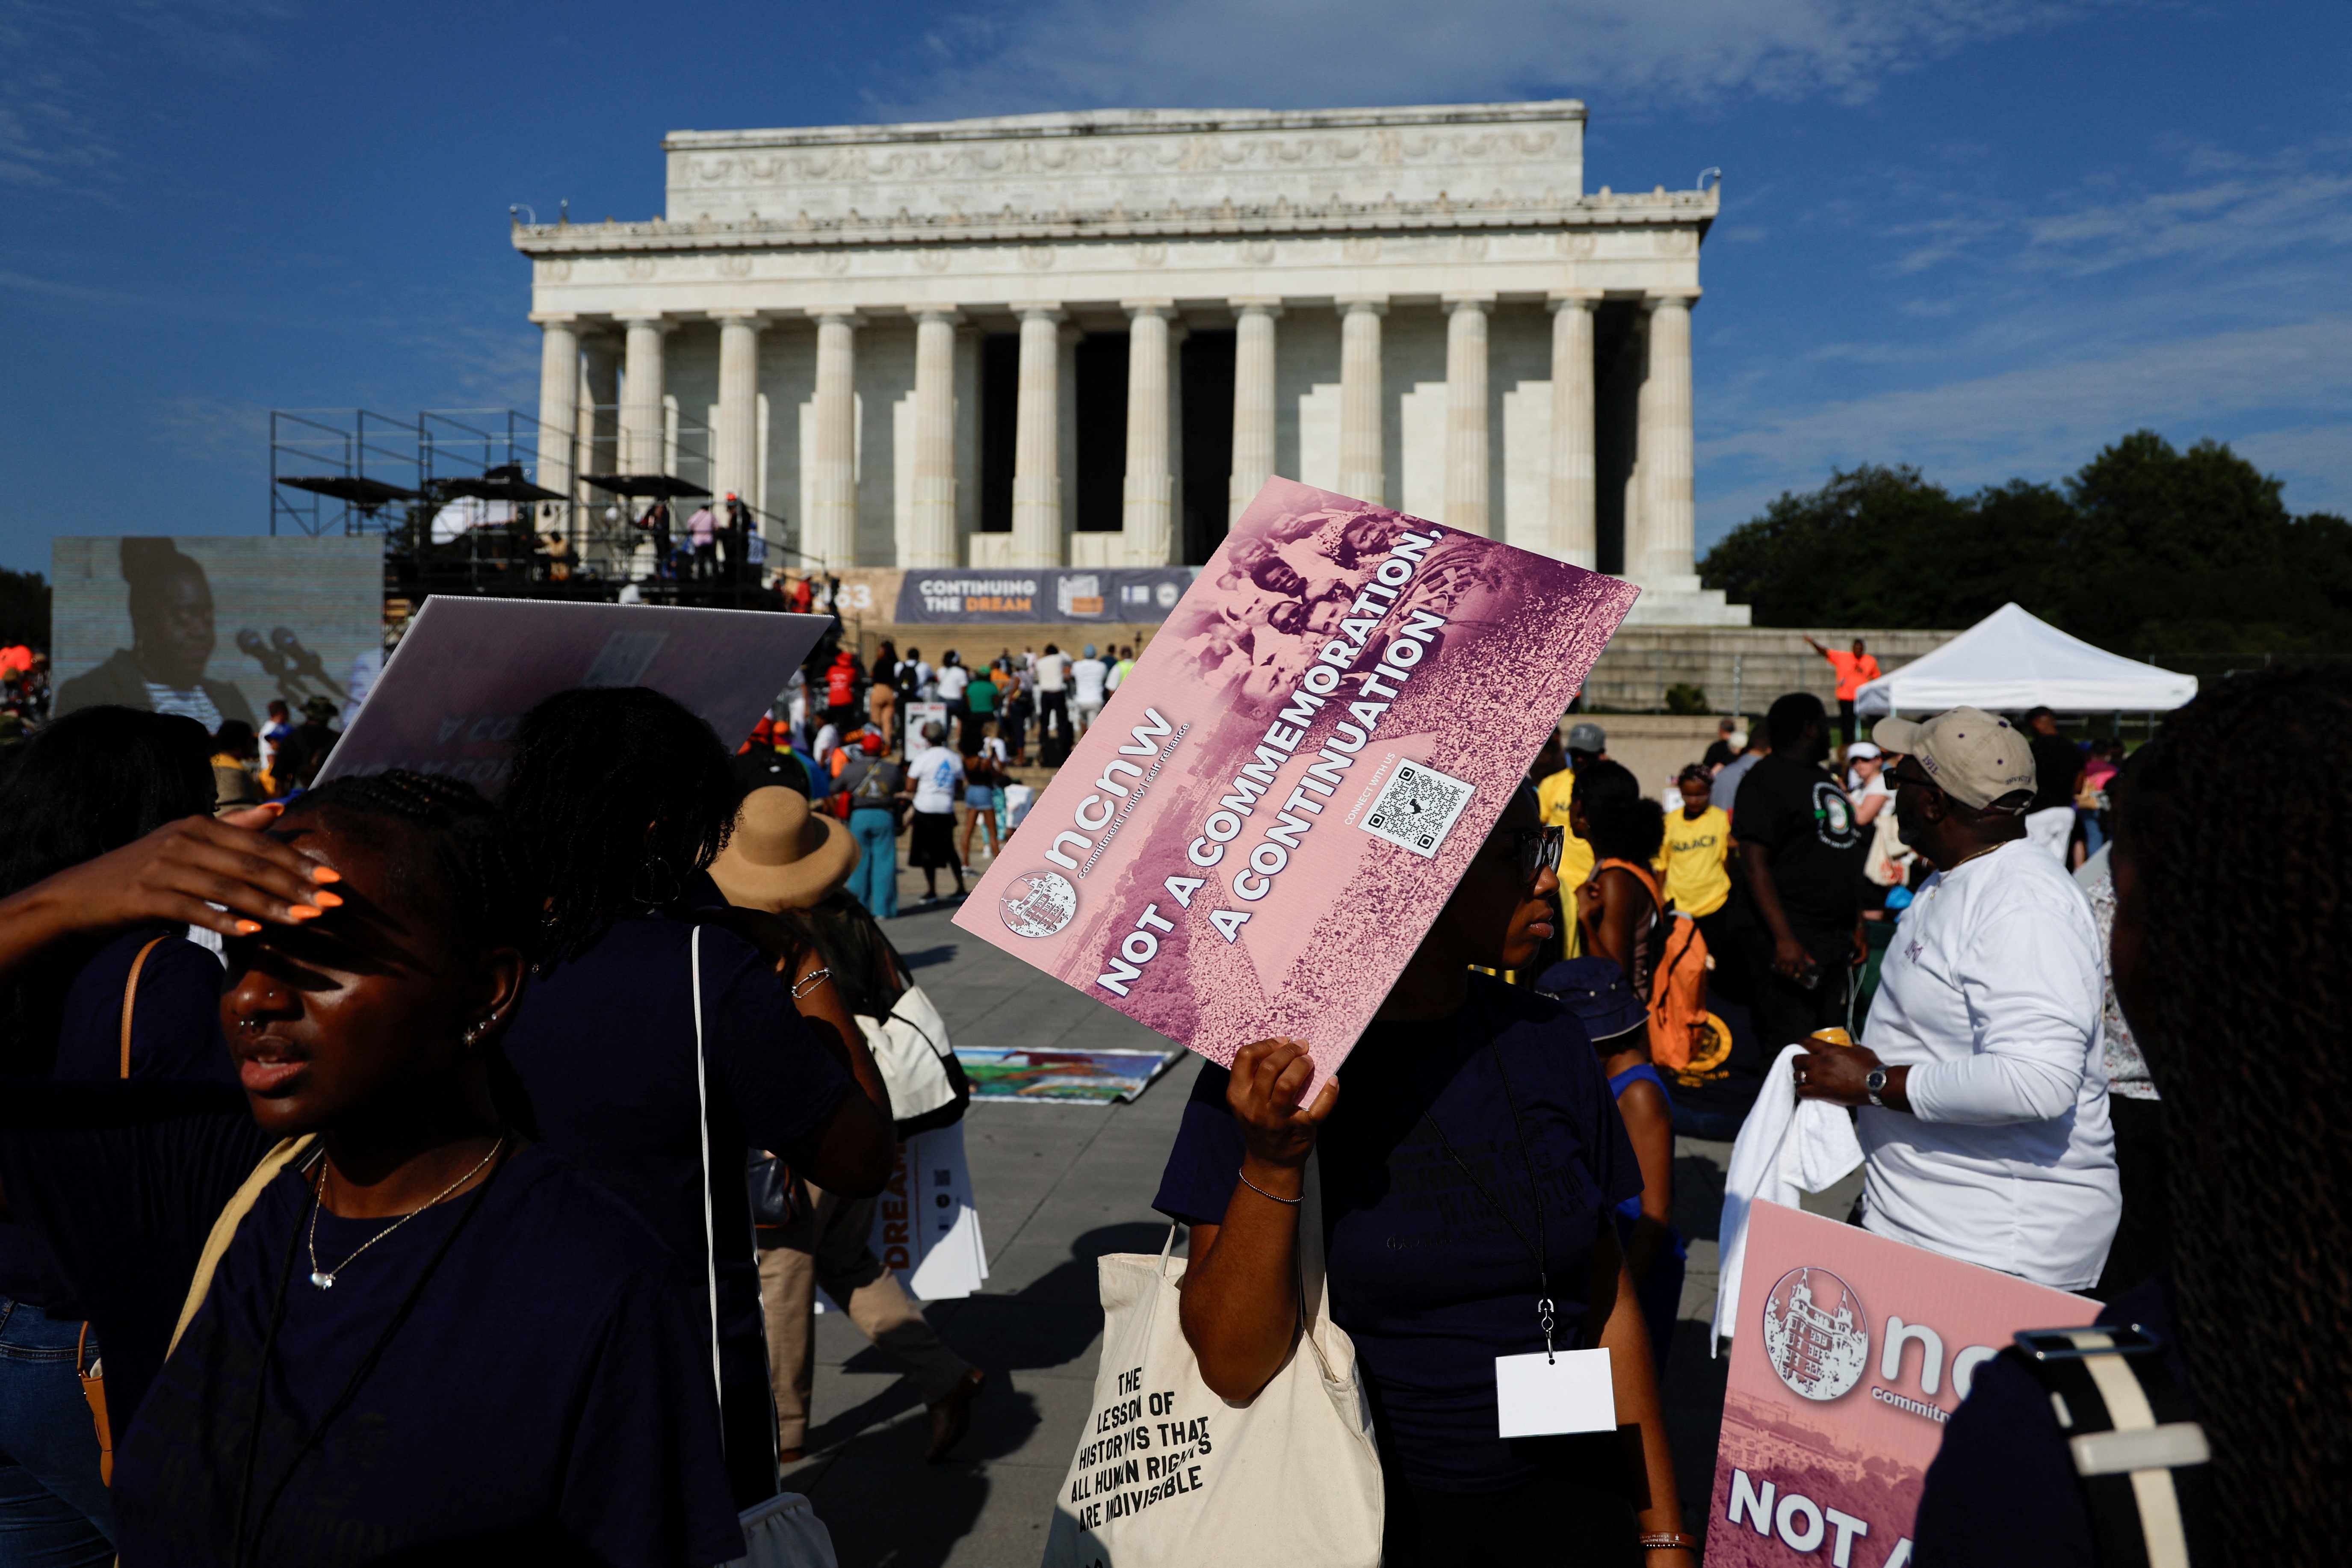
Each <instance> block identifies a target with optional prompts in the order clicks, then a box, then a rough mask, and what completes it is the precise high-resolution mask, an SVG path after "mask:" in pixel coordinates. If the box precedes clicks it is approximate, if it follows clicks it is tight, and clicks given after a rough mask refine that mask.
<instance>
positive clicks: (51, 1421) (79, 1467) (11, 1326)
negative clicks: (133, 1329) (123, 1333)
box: [0, 1296, 114, 1568]
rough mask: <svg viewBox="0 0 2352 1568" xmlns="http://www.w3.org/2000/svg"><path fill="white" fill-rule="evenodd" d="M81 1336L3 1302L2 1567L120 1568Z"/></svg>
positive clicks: (93, 1348)
mask: <svg viewBox="0 0 2352 1568" xmlns="http://www.w3.org/2000/svg"><path fill="white" fill-rule="evenodd" d="M80 1335H81V1324H79V1322H64V1321H58V1320H55V1319H52V1318H50V1317H48V1316H47V1315H46V1314H44V1313H43V1312H42V1311H41V1310H40V1309H39V1308H38V1307H28V1306H26V1305H25V1304H24V1303H23V1302H21V1301H13V1300H9V1299H8V1298H7V1297H5V1296H0V1568H34V1565H35V1564H38V1565H39V1568H68V1565H72V1568H79V1565H81V1564H85V1563H87V1564H91V1565H92V1568H101V1565H103V1564H106V1563H111V1562H112V1561H113V1560H114V1542H113V1531H114V1508H113V1505H112V1503H111V1502H110V1501H109V1500H108V1499H107V1495H106V1485H105V1483H104V1482H103V1481H101V1480H100V1479H99V1474H98V1429H97V1428H96V1427H95V1426H92V1425H91V1422H90V1415H89V1402H88V1401H86V1400H84V1399H83V1398H82V1396H81V1379H80V1378H79V1377H78V1376H76V1375H75V1373H74V1342H75V1341H77V1340H78V1339H79V1338H80ZM97 1350H98V1336H97V1335H95V1334H93V1335H91V1336H90V1353H91V1354H93V1355H95V1354H96V1353H97Z"/></svg>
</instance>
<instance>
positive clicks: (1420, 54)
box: [873, 0, 2111, 119]
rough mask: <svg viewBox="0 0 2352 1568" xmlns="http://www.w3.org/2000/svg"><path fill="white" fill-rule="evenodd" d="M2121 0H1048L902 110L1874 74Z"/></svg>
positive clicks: (1016, 13) (950, 67) (1842, 79)
mask: <svg viewBox="0 0 2352 1568" xmlns="http://www.w3.org/2000/svg"><path fill="white" fill-rule="evenodd" d="M2109 3H2111V0H1677V3H1676V4H1673V5H1660V4H1657V3H1656V0H1452V3H1451V4H1445V5H1431V4H1428V3H1427V0H1166V3H1163V4H1160V5H1133V4H1109V3H1107V0H1046V3H1044V4H1038V5H1027V6H1022V7H1018V8H1015V7H1012V6H1000V7H998V8H995V9H991V10H974V11H970V12H966V13H963V14H961V15H959V16H955V17H953V18H951V19H950V21H949V22H947V23H946V24H944V25H942V26H939V27H937V28H935V29H934V30H933V31H932V32H931V33H930V34H929V37H927V38H926V40H925V42H926V44H927V45H928V46H929V53H930V54H931V55H932V56H933V58H935V59H936V60H937V61H938V62H939V63H938V65H937V66H936V68H934V69H933V71H932V72H931V73H930V74H929V76H928V78H926V79H921V80H920V81H919V84H918V85H916V86H915V87H913V88H912V89H908V90H905V91H902V92H897V93H892V94H888V95H877V96H876V98H875V100H874V101H873V107H874V108H875V110H876V111H877V113H879V114H882V115H885V116H887V117H890V118H906V119H916V118H931V117H945V116H954V115H967V114H1005V113H1015V112H1020V111H1024V110H1057V109H1072V108H1080V107H1088V106H1095V107H1103V106H1152V107H1158V106H1180V105H1181V106H1200V107H1221V106H1234V105H1257V106H1264V107H1275V108H1289V107H1304V106H1314V105H1328V104H1335V103H1351V104H1352V103H1443V102H1453V101H1461V100H1480V99H1490V100H1491V99H1502V98H1518V97H1524V96H1528V95H1530V94H1534V95H1547V94H1551V93H1557V92H1561V91H1566V90H1570V89H1574V88H1576V87H1578V86H1580V85H1591V86H1598V85H1601V84H1606V85H1607V87H1608V89H1610V91H1611V92H1612V94H1615V95H1619V96H1621V97H1622V96H1626V95H1632V94H1638V93H1655V94H1658V95H1661V96H1665V97H1670V98H1673V99H1675V100H1694V99H1701V98H1706V97H1710V96H1715V95H1719V94H1721V93H1723V92H1726V91H1744V92H1752V93H1756V94H1759V95H1761V96H1764V97H1769V98H1776V99H1793V98H1797V97H1800V96H1803V95H1807V94H1811V93H1815V92H1822V91H1828V92H1832V93H1837V94H1841V95H1843V96H1847V97H1864V96H1867V95H1868V94H1869V93H1871V92H1872V91H1873V90H1874V89H1875V88H1876V86H1877V85H1878V83H1879V81H1880V80H1881V79H1883V78H1884V77H1885V76H1886V75H1887V74H1888V73H1890V72H1893V71H1897V70H1902V69H1905V68H1909V67H1912V66H1915V65H1917V64H1919V63H1920V62H1922V61H1924V60H1926V59H1928V58H1934V57H1936V56H1938V55H1942V54H1946V53H1948V52H1950V51H1951V50H1953V49H1956V48H1958V47H1963V46H1965V45H1968V44H1969V43H1972V42H1975V41H1977V40H1979V39H1982V38H1988V37H2002V36H2006V35H2010V34H2014V33H2019V32H2022V31H2026V30H2029V29H2035V28H2041V27H2046V26H2053V25H2055V24H2057V23H2059V22H2062V21H2064V20H2067V19H2070V18H2072V17H2074V16H2080V15H2083V14H2084V13H2085V12H2087V11H2089V10H2092V9H2094V8H2099V7H2102V6H2104V5H2105V4H2109Z"/></svg>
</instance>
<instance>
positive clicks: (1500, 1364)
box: [1495, 1350, 1617, 1437]
mask: <svg viewBox="0 0 2352 1568" xmlns="http://www.w3.org/2000/svg"><path fill="white" fill-rule="evenodd" d="M1495 1415H1496V1423H1497V1424H1498V1426H1500V1428H1501V1433H1502V1436H1506V1437H1550V1436H1558V1435H1559V1434H1561V1433H1565V1432H1614V1431H1615V1430H1617V1390H1616V1388H1615V1386H1614V1385H1613V1384H1612V1383H1611V1382H1610V1380H1609V1352H1607V1351H1605V1350H1589V1351H1558V1352H1552V1353H1549V1354H1547V1353H1545V1352H1542V1351H1537V1352H1534V1353H1533V1354H1530V1355H1498V1356H1496V1358H1495Z"/></svg>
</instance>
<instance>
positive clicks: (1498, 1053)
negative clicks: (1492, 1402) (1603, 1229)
mask: <svg viewBox="0 0 2352 1568" xmlns="http://www.w3.org/2000/svg"><path fill="white" fill-rule="evenodd" d="M1478 1021H1479V1022H1480V1023H1481V1024H1484V1023H1485V1022H1486V1009H1485V1008H1484V1007H1483V1006H1482V1007H1480V1008H1479V1012H1478ZM1486 1048H1487V1049H1488V1050H1490V1051H1492V1052H1494V1056H1495V1076H1496V1077H1497V1078H1499V1079H1502V1080H1503V1099H1504V1101H1505V1102H1506V1103H1507V1104H1508V1105H1509V1106H1510V1108H1511V1130H1512V1131H1514V1132H1516V1133H1517V1134H1518V1139H1519V1161H1520V1163H1522V1164H1523V1165H1524V1166H1526V1168H1527V1173H1528V1197H1529V1198H1530V1199H1531V1200H1533V1204H1534V1207H1535V1215H1536V1238H1535V1240H1533V1241H1532V1242H1530V1241H1529V1240H1528V1233H1527V1232H1526V1231H1523V1230H1521V1229H1520V1228H1519V1222H1518V1221H1517V1220H1515V1219H1513V1218H1512V1217H1511V1215H1510V1213H1509V1211H1508V1210H1507V1209H1505V1208H1504V1207H1503V1205H1501V1203H1499V1202H1497V1201H1496V1197H1495V1194H1493V1193H1491V1192H1489V1191H1487V1190H1486V1183H1484V1182H1482V1181H1480V1180H1479V1179H1478V1173H1477V1172H1475V1171H1474V1170H1472V1169H1471V1168H1470V1165H1469V1163H1468V1162H1467V1161H1465V1160H1464V1159H1463V1158H1462V1156H1461V1155H1460V1154H1458V1153H1456V1152H1454V1143H1453V1141H1452V1140H1451V1139H1449V1138H1447V1137H1446V1136H1445V1129H1444V1128H1443V1127H1440V1126H1439V1125H1438V1124H1437V1118H1436V1117H1435V1116H1434V1115H1433V1114H1432V1113H1431V1112H1429V1111H1426V1110H1424V1111H1423V1112H1422V1113H1421V1120H1422V1121H1423V1123H1425V1124H1426V1125H1427V1126H1428V1128H1429V1130H1430V1131H1432V1132H1434V1133H1436V1134H1437V1142H1438V1145H1439V1146H1440V1147H1441V1148H1443V1149H1444V1151H1445V1153H1446V1157H1447V1158H1448V1159H1450V1160H1452V1161H1453V1162H1454V1163H1455V1164H1457V1165H1459V1166H1461V1167H1462V1173H1463V1174H1464V1175H1465V1176H1467V1177H1469V1178H1470V1184H1471V1185H1472V1186H1474V1187H1475V1188H1477V1189H1478V1195H1479V1196H1480V1197H1482V1198H1484V1199H1486V1206H1487V1207H1489V1208H1491V1209H1493V1210H1494V1211H1495V1214H1496V1217H1498V1218H1499V1219H1501V1220H1502V1222H1503V1223H1504V1224H1505V1225H1507V1226H1510V1230H1511V1234H1512V1235H1513V1236H1515V1237H1518V1239H1519V1245H1520V1246H1521V1247H1526V1248H1527V1249H1528V1255H1529V1256H1530V1257H1532V1258H1534V1259H1535V1260H1536V1322H1537V1324H1538V1326H1539V1327H1540V1328H1541V1329H1542V1330H1543V1339H1544V1354H1545V1355H1546V1356H1547V1357H1549V1356H1550V1355H1551V1354H1552V1353H1553V1352H1552V1342H1551V1331H1552V1300H1551V1279H1550V1276H1549V1274H1548V1273H1546V1271H1545V1268H1544V1252H1545V1239H1544V1217H1543V1193H1542V1191H1541V1189H1539V1188H1538V1187H1537V1185H1536V1171H1535V1149H1534V1147H1533V1146H1532V1145H1531V1144H1529V1143H1528V1130H1527V1126H1526V1124H1525V1123H1524V1122H1523V1121H1520V1119H1519V1100H1518V1096H1517V1095H1516V1094H1513V1093H1512V1092H1511V1075H1510V1073H1509V1071H1508V1070H1507V1069H1506V1068H1504V1066H1503V1053H1502V1049H1501V1047H1497V1046H1496V1044H1495V1037H1494V1036H1493V1035H1492V1034H1491V1033H1490V1034H1489V1035H1488V1036H1487V1037H1486Z"/></svg>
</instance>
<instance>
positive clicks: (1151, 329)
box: [1118, 300, 1176, 566]
mask: <svg viewBox="0 0 2352 1568" xmlns="http://www.w3.org/2000/svg"><path fill="white" fill-rule="evenodd" d="M1119 308H1120V309H1121V310H1125V311H1126V312H1127V314H1128V320H1129V327H1128V336H1127V480H1126V483H1125V485H1124V487H1123V488H1122V489H1121V492H1120V506H1119V524H1118V526H1119V532H1120V533H1121V534H1122V535H1123V536H1124V537H1123V538H1122V540H1121V541H1120V543H1121V551H1120V553H1121V554H1122V556H1123V557H1124V559H1123V561H1122V562H1121V564H1122V565H1127V566H1165V565H1167V564H1168V563H1169V562H1170V561H1171V560H1172V559H1173V558H1174V550H1175V537H1176V535H1175V519H1174V517H1173V515H1172V513H1171V502H1172V501H1173V500H1174V499H1175V491H1176V480H1175V478H1174V476H1173V475H1172V474H1171V473H1170V472H1169V464H1168V403H1169V398H1168V339H1169V332H1168V323H1169V320H1170V318H1171V317H1173V316H1174V315H1175V314H1176V306H1175V302H1174V301H1173V300H1121V301H1120V302H1119Z"/></svg>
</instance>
